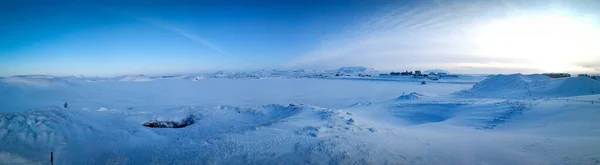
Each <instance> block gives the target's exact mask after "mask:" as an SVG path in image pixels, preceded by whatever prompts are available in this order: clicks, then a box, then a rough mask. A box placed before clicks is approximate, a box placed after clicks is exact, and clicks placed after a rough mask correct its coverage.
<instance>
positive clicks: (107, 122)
mask: <svg viewBox="0 0 600 165" xmlns="http://www.w3.org/2000/svg"><path fill="white" fill-rule="evenodd" d="M484 78H486V77H480V78H473V77H467V78H457V79H455V80H453V81H444V80H443V79H441V81H440V82H439V83H436V82H433V81H428V82H429V83H427V84H426V85H421V84H420V83H419V82H418V81H412V78H408V79H405V80H407V81H404V79H401V80H398V79H389V81H388V80H386V81H382V79H381V78H360V79H313V78H308V79H307V78H305V79H296V78H265V79H225V78H205V79H201V80H199V81H191V80H190V79H183V78H182V79H177V78H175V79H157V80H149V79H143V80H144V81H117V80H113V79H98V80H94V81H90V80H86V79H83V78H74V77H71V78H58V77H50V76H47V77H46V76H25V77H6V78H2V86H0V91H1V92H2V93H1V98H2V99H1V100H0V140H1V141H0V164H48V163H49V153H50V152H53V153H54V159H55V160H54V162H55V164H600V156H599V155H600V127H599V126H600V122H599V121H598V118H599V117H600V95H599V94H600V85H599V84H600V83H599V82H598V81H595V80H591V79H590V80H588V79H583V78H564V79H549V78H546V77H542V76H540V75H520V74H515V75H503V76H490V77H489V78H488V79H486V80H483V79H484ZM121 80H124V79H121ZM126 80H130V79H126ZM134 80H139V79H134ZM146 80H147V81H146ZM193 80H198V79H193ZM480 80H483V81H480ZM413 92H414V93H413ZM593 101H596V102H593ZM64 102H68V104H69V107H68V108H63V107H62V105H63V103H64ZM189 116H193V118H194V120H195V123H194V124H192V125H190V126H187V127H185V128H177V129H173V128H148V127H144V126H143V125H142V124H143V123H145V122H148V121H152V120H159V121H166V120H170V121H178V120H181V119H183V118H186V117H189Z"/></svg>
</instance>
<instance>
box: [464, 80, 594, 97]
mask: <svg viewBox="0 0 600 165" xmlns="http://www.w3.org/2000/svg"><path fill="white" fill-rule="evenodd" d="M458 94H459V95H463V96H476V97H504V98H522V97H563V96H579V95H592V94H600V82H598V81H594V80H593V79H590V78H580V77H568V78H547V77H544V76H543V75H522V74H512V75H497V76H491V77H489V78H487V79H485V80H483V81H481V82H479V83H477V84H476V85H474V86H473V88H471V89H470V90H467V91H462V92H459V93H458Z"/></svg>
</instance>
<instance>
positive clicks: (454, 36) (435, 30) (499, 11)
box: [288, 1, 540, 72]
mask: <svg viewBox="0 0 600 165" xmlns="http://www.w3.org/2000/svg"><path fill="white" fill-rule="evenodd" d="M435 2H436V3H431V4H427V5H418V6H404V7H399V8H395V9H389V10H387V11H385V12H380V13H377V14H374V15H370V16H366V18H363V19H362V20H363V21H362V23H359V24H356V25H351V26H350V28H347V29H348V30H345V31H341V32H339V33H340V34H339V35H337V36H334V37H332V38H328V39H327V40H324V41H323V42H321V43H320V44H319V45H318V46H317V48H315V49H313V50H312V51H310V52H307V53H306V54H305V55H304V56H302V57H300V58H298V59H294V60H293V61H290V62H289V63H288V66H289V67H324V68H331V67H339V66H346V65H362V66H368V67H374V68H377V69H384V70H392V69H394V70H395V69H428V68H441V69H449V70H460V71H469V70H470V71H471V72H480V70H485V71H490V70H497V71H502V70H504V71H514V70H519V69H520V70H521V71H524V72H537V71H540V70H539V69H536V68H533V67H532V66H527V62H530V61H523V59H521V58H514V56H510V57H509V58H506V57H497V56H488V55H485V54H484V52H483V51H481V50H479V49H480V47H478V43H477V41H476V40H474V39H473V38H474V35H475V32H474V31H476V30H477V29H478V28H479V27H481V26H483V25H485V24H487V23H488V22H489V21H490V20H494V19H496V18H503V17H509V16H512V15H516V14H520V13H521V12H522V11H519V10H515V7H514V6H509V5H505V4H506V3H507V2H506V1H477V2H475V3H461V2H458V1H455V2H454V3H450V2H445V1H444V2H441V1H435ZM503 66H505V67H503ZM466 68H469V69H466Z"/></svg>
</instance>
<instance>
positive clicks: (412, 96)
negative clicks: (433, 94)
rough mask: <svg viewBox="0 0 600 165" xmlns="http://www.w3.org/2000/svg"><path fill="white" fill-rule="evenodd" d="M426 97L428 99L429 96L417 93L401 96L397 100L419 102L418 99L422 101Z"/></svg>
mask: <svg viewBox="0 0 600 165" xmlns="http://www.w3.org/2000/svg"><path fill="white" fill-rule="evenodd" d="M424 97H427V96H425V95H423V94H420V93H417V92H411V93H409V94H406V95H402V96H399V97H398V98H397V100H418V99H421V98H424Z"/></svg>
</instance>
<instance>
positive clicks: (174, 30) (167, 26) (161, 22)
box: [136, 18, 229, 55]
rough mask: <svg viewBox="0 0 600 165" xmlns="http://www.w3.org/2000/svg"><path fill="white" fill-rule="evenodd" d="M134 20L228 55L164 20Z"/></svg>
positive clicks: (197, 36)
mask: <svg viewBox="0 0 600 165" xmlns="http://www.w3.org/2000/svg"><path fill="white" fill-rule="evenodd" d="M136 19H137V20H139V21H142V22H144V23H147V24H149V25H152V26H154V27H157V28H160V29H163V30H166V31H169V32H172V33H174V34H177V35H180V36H182V37H185V38H187V39H189V40H191V41H193V42H196V43H198V44H201V45H203V46H206V47H208V48H210V49H213V50H214V51H216V52H218V53H220V54H222V55H229V53H227V52H226V51H224V50H223V49H221V48H219V47H218V46H216V45H214V44H212V43H211V42H209V41H207V40H205V39H203V38H202V37H200V36H199V35H194V34H193V33H191V32H190V31H186V30H184V29H181V28H178V27H177V26H176V25H171V24H169V23H167V22H166V21H164V20H160V19H151V18H136Z"/></svg>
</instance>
